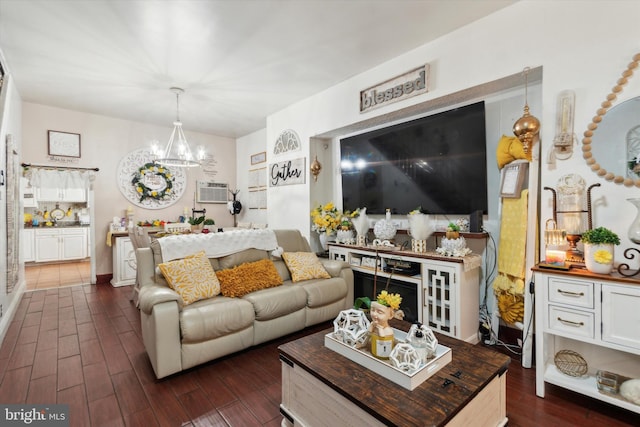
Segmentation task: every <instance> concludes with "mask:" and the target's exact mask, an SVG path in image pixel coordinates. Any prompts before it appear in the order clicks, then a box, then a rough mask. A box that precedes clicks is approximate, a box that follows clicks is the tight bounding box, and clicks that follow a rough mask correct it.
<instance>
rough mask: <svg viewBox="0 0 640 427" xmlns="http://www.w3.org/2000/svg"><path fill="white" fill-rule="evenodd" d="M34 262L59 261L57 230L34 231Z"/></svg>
mask: <svg viewBox="0 0 640 427" xmlns="http://www.w3.org/2000/svg"><path fill="white" fill-rule="evenodd" d="M35 239H36V262H47V261H58V260H59V259H60V233H59V232H58V230H36V238H35Z"/></svg>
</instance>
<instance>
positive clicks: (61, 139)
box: [49, 130, 80, 158]
mask: <svg viewBox="0 0 640 427" xmlns="http://www.w3.org/2000/svg"><path fill="white" fill-rule="evenodd" d="M49 155H50V156H62V157H78V158H79V157H80V134H79V133H69V132H58V131H55V130H50V131H49Z"/></svg>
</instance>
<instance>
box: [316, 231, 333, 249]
mask: <svg viewBox="0 0 640 427" xmlns="http://www.w3.org/2000/svg"><path fill="white" fill-rule="evenodd" d="M318 238H319V239H320V246H322V250H323V251H325V252H326V251H328V250H329V242H335V241H336V236H335V234H328V233H320V234H319V235H318Z"/></svg>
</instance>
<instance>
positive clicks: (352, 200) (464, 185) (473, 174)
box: [340, 102, 487, 215]
mask: <svg viewBox="0 0 640 427" xmlns="http://www.w3.org/2000/svg"><path fill="white" fill-rule="evenodd" d="M486 148H487V143H486V132H485V110H484V102H479V103H475V104H471V105H467V106H464V107H460V108H456V109H453V110H449V111H445V112H442V113H438V114H434V115H431V116H427V117H423V118H420V119H416V120H412V121H409V122H405V123H401V124H398V125H394V126H391V127H387V128H384V129H378V130H374V131H371V132H367V133H363V134H360V135H355V136H351V137H348V138H344V139H342V140H340V157H341V165H340V167H341V171H342V202H343V209H344V210H345V211H346V210H349V211H352V210H355V209H356V208H362V207H366V208H367V213H370V214H383V213H385V211H386V209H391V212H392V213H394V214H407V213H409V212H411V211H412V210H414V209H416V208H417V207H422V209H423V210H424V211H425V212H427V213H430V214H445V215H446V214H465V215H468V214H470V213H472V212H475V211H482V212H483V213H484V214H486V213H487V162H486V151H487V150H486Z"/></svg>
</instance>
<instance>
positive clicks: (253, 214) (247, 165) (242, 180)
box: [229, 129, 268, 224]
mask: <svg viewBox="0 0 640 427" xmlns="http://www.w3.org/2000/svg"><path fill="white" fill-rule="evenodd" d="M266 135H267V130H266V129H261V130H259V131H257V132H254V133H252V134H249V135H246V136H243V137H242V138H238V139H237V140H236V169H237V171H238V180H237V183H238V185H237V188H238V189H239V190H240V193H239V194H238V200H240V202H241V203H242V211H241V212H240V214H238V215H237V221H238V222H251V223H260V224H266V223H267V221H268V219H267V210H266V209H249V197H250V192H249V191H250V190H249V174H248V173H247V172H248V171H250V170H258V169H260V170H262V169H264V170H262V172H260V173H264V174H265V175H266V174H267V169H266V168H267V163H266V162H264V163H257V164H254V165H252V164H251V156H252V155H254V154H258V153H261V152H263V151H265V140H266ZM267 203H268V201H267ZM229 216H231V215H229Z"/></svg>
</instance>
